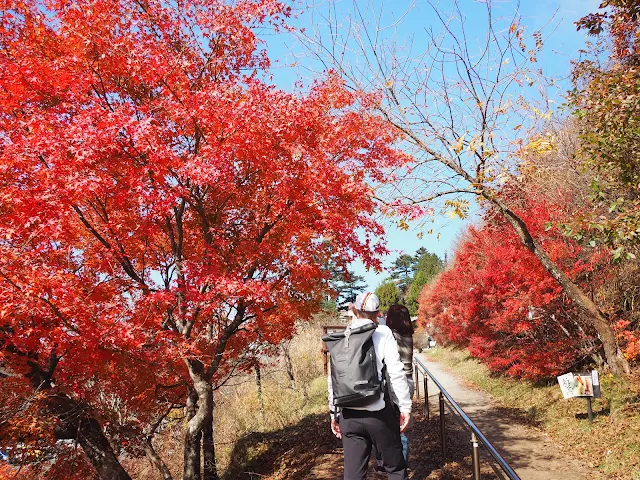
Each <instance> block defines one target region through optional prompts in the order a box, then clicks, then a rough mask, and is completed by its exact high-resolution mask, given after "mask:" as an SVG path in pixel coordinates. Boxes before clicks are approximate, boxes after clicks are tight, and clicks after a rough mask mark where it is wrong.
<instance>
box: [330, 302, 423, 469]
mask: <svg viewBox="0 0 640 480" xmlns="http://www.w3.org/2000/svg"><path fill="white" fill-rule="evenodd" d="M353 308H354V311H355V314H356V318H355V319H354V320H353V321H352V322H351V324H350V325H348V326H347V328H346V330H345V331H344V332H335V333H332V334H329V335H327V336H325V337H323V340H324V341H325V343H326V344H327V348H328V349H329V353H330V354H331V373H330V375H329V410H330V411H331V430H332V431H333V433H334V434H335V435H336V437H338V438H341V439H342V446H343V448H344V480H364V479H365V477H366V473H367V467H368V463H369V457H370V455H371V449H372V446H373V445H374V444H375V446H376V448H377V450H378V451H379V452H380V453H381V455H382V458H383V461H384V469H385V471H386V472H387V478H388V479H391V480H405V479H406V478H407V472H406V463H405V459H404V456H403V454H402V443H401V440H400V433H401V432H403V431H404V430H405V429H406V428H407V425H408V424H409V420H410V418H411V397H410V395H409V385H408V383H407V377H406V375H405V371H404V366H403V364H402V362H401V360H400V355H399V353H398V345H397V343H396V340H395V338H394V337H393V334H392V332H391V330H390V329H389V328H388V327H387V326H385V325H378V324H377V317H378V311H379V308H380V300H379V299H378V297H377V296H376V295H374V294H373V293H363V294H360V295H358V296H357V297H356V301H355V303H354V304H353ZM374 358H375V368H374V367H373V363H374V362H373V360H374ZM385 380H386V381H388V383H389V384H390V385H389V387H390V388H384V384H385V383H386V381H385ZM389 390H391V391H393V394H394V396H395V398H396V404H397V405H398V408H399V412H400V413H399V416H398V415H396V412H395V409H394V406H393V401H392V400H391V397H390V395H389Z"/></svg>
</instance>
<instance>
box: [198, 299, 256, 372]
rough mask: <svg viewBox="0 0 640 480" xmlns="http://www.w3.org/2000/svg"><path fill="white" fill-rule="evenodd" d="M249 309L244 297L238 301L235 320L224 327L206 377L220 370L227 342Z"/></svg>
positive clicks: (244, 318)
mask: <svg viewBox="0 0 640 480" xmlns="http://www.w3.org/2000/svg"><path fill="white" fill-rule="evenodd" d="M246 311H247V306H246V304H245V303H244V299H243V298H242V299H240V300H239V301H238V307H237V308H236V315H235V317H234V318H233V321H232V322H231V323H230V324H229V325H227V326H226V328H225V329H224V331H223V333H222V336H221V337H220V339H219V340H218V344H217V345H216V349H215V352H214V355H213V361H212V362H211V365H209V367H208V368H207V370H206V372H205V377H206V378H207V379H209V380H211V378H212V377H213V375H214V374H215V373H216V372H217V371H218V367H219V366H220V362H221V361H222V356H223V355H224V351H225V349H226V348H227V342H228V341H229V339H230V338H231V336H232V335H233V334H234V333H235V332H236V330H237V329H238V327H239V326H240V325H242V323H243V322H244V321H246V317H245V313H246Z"/></svg>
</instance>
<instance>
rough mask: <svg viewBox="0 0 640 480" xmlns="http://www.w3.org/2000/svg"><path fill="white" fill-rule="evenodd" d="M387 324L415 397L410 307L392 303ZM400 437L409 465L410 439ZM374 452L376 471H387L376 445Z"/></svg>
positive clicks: (395, 399)
mask: <svg viewBox="0 0 640 480" xmlns="http://www.w3.org/2000/svg"><path fill="white" fill-rule="evenodd" d="M385 325H386V326H387V327H389V328H390V329H391V331H392V332H393V336H394V338H395V339H396V342H397V344H398V352H399V353H400V360H401V361H402V364H403V365H404V372H405V374H406V376H407V383H408V384H409V394H410V396H411V398H413V392H414V391H415V385H414V383H413V324H412V323H411V314H410V313H409V309H408V308H407V307H405V306H404V305H400V304H397V303H396V304H394V305H391V306H390V307H389V311H388V312H387V316H386V318H385ZM389 394H390V395H391V400H392V401H393V403H394V408H395V410H396V414H398V413H399V412H398V406H397V402H398V400H397V398H396V396H395V393H394V392H393V390H391V391H390V392H389ZM400 439H401V440H402V455H403V456H404V460H405V462H406V463H407V467H408V466H409V462H408V457H409V439H408V438H407V436H406V435H405V434H404V433H401V434H400ZM373 454H374V457H375V459H376V467H375V468H376V471H378V472H383V471H385V470H384V462H383V460H382V454H381V453H380V452H378V451H377V450H376V448H375V446H374V449H373Z"/></svg>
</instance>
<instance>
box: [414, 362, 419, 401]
mask: <svg viewBox="0 0 640 480" xmlns="http://www.w3.org/2000/svg"><path fill="white" fill-rule="evenodd" d="M413 370H414V373H415V377H416V380H415V381H414V382H413V385H414V386H415V389H416V399H418V400H420V383H419V382H418V369H417V368H414V369H413Z"/></svg>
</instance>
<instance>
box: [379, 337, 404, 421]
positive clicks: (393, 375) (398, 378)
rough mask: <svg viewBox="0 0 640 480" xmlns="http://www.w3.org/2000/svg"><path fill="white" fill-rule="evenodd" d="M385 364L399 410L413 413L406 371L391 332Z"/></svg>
mask: <svg viewBox="0 0 640 480" xmlns="http://www.w3.org/2000/svg"><path fill="white" fill-rule="evenodd" d="M384 363H385V365H386V366H387V373H388V374H389V380H390V381H391V388H392V389H393V393H395V396H396V398H397V400H398V408H399V409H400V411H401V412H402V413H411V397H410V395H409V384H408V382H407V376H406V374H405V371H404V365H403V363H402V361H401V360H400V354H399V353H398V344H397V343H396V339H395V338H394V337H393V334H392V333H391V330H389V333H388V334H387V335H385V339H384Z"/></svg>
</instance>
